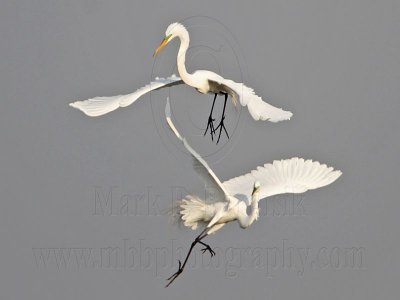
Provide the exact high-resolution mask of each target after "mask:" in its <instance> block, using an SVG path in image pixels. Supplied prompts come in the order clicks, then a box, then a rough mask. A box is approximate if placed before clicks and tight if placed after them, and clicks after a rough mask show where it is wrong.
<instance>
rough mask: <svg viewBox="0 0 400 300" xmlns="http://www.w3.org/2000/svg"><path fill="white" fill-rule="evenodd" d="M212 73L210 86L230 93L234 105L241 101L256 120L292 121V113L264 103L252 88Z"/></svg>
mask: <svg viewBox="0 0 400 300" xmlns="http://www.w3.org/2000/svg"><path fill="white" fill-rule="evenodd" d="M210 73H211V76H210V77H211V78H210V79H208V81H209V82H210V84H211V85H214V86H216V87H218V88H219V89H220V90H222V91H225V92H226V93H228V94H229V95H230V96H231V97H232V99H233V102H234V103H236V102H238V101H239V103H240V104H241V105H242V106H247V109H248V110H249V113H250V114H251V116H252V117H253V119H254V120H256V121H258V120H262V121H266V120H267V121H270V122H279V121H284V120H290V118H291V117H292V115H293V114H292V113H291V112H290V111H285V110H283V109H281V108H277V107H275V106H272V105H271V104H268V103H267V102H264V101H263V99H261V97H259V96H257V95H256V94H255V93H254V90H253V89H252V88H250V87H247V86H245V85H244V84H243V83H237V82H234V81H232V80H229V79H225V78H223V77H221V76H219V75H217V74H214V73H212V72H210Z"/></svg>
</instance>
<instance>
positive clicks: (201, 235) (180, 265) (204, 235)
mask: <svg viewBox="0 0 400 300" xmlns="http://www.w3.org/2000/svg"><path fill="white" fill-rule="evenodd" d="M207 230H209V228H206V229H204V230H203V231H202V232H201V233H200V234H199V235H198V236H197V237H196V239H195V240H194V241H193V242H192V244H191V245H190V249H189V252H188V254H187V255H186V258H185V260H184V261H183V264H182V263H181V261H180V260H178V262H179V267H178V271H176V272H175V273H174V274H172V276H171V277H169V278H167V280H169V282H168V284H167V285H166V286H165V287H169V286H170V284H171V283H172V282H174V280H175V279H176V278H177V277H178V276H179V275H180V274H181V273H182V272H183V269H184V268H185V266H186V263H187V261H188V259H189V256H190V254H191V253H192V250H193V248H194V246H195V245H196V244H197V243H201V244H203V245H206V244H204V243H203V242H201V240H202V239H204V238H205V237H206V236H207V233H206V231H207ZM206 246H208V245H206ZM208 247H210V246H208ZM210 249H211V248H210ZM213 252H214V251H213ZM214 254H215V252H214Z"/></svg>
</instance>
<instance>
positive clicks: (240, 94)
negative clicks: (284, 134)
mask: <svg viewBox="0 0 400 300" xmlns="http://www.w3.org/2000/svg"><path fill="white" fill-rule="evenodd" d="M176 37H178V38H179V39H180V47H179V51H178V56H177V66H178V72H179V75H180V78H179V77H177V76H175V75H172V76H171V77H168V78H156V79H155V81H153V82H151V83H150V84H148V85H146V86H144V87H142V88H140V89H138V90H137V91H136V92H134V93H132V94H127V95H119V96H113V97H96V98H93V99H88V100H84V101H76V102H73V103H70V106H72V107H74V108H77V109H79V110H81V111H82V112H84V113H85V114H86V115H88V116H91V117H96V116H101V115H104V114H106V113H109V112H111V111H113V110H115V109H117V108H118V107H125V106H128V105H130V104H132V103H133V102H135V101H136V100H137V99H138V98H139V97H141V96H142V95H144V94H146V93H148V92H150V91H153V90H157V89H161V88H164V87H170V86H173V85H176V84H181V83H185V84H187V85H189V86H191V87H194V88H195V89H196V90H197V91H199V92H200V93H203V94H207V93H211V94H214V100H213V105H212V108H211V112H210V116H209V118H208V123H207V128H206V130H205V133H204V135H205V134H206V133H207V131H208V129H210V132H211V138H212V139H213V134H214V133H215V131H216V130H217V129H218V128H219V136H218V141H219V138H220V137H221V132H222V130H223V129H224V131H225V133H226V134H227V136H228V138H229V135H228V133H227V131H226V128H225V125H224V119H225V106H226V101H227V98H228V95H230V96H231V98H232V102H233V103H234V104H235V105H236V103H237V102H239V103H240V104H241V105H242V106H247V108H248V110H249V112H250V114H251V116H252V117H253V119H254V120H268V121H270V122H278V121H282V120H289V119H290V117H291V116H292V113H291V112H289V111H284V110H282V109H280V108H277V107H274V106H272V105H270V104H268V103H266V102H264V101H263V100H262V99H261V97H259V96H257V95H256V94H255V93H254V90H253V89H252V88H249V87H247V86H245V85H244V84H243V83H237V82H234V81H232V80H229V79H225V78H223V77H221V76H220V75H218V74H216V73H214V72H211V71H206V70H198V71H195V72H194V73H189V72H188V71H187V70H186V66H185V58H186V51H187V50H188V48H189V33H188V31H187V30H186V28H185V27H184V26H183V25H182V24H180V23H173V24H171V25H169V26H168V28H167V30H166V32H165V38H164V39H163V41H162V42H161V44H160V46H159V47H158V48H157V49H156V50H155V52H154V55H153V56H155V55H156V54H157V53H158V52H159V51H160V50H161V49H162V48H163V47H164V46H165V45H166V44H168V43H169V42H170V41H172V40H173V39H174V38H176ZM218 94H222V95H224V96H225V102H224V109H223V113H222V117H221V120H220V122H219V125H218V126H217V127H216V128H215V127H214V124H213V121H214V120H215V119H213V116H212V112H213V108H214V103H215V99H216V97H217V95H218ZM218 141H217V143H218Z"/></svg>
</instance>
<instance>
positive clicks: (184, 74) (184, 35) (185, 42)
mask: <svg viewBox="0 0 400 300" xmlns="http://www.w3.org/2000/svg"><path fill="white" fill-rule="evenodd" d="M178 37H179V40H180V43H181V44H180V47H179V51H178V56H177V58H176V61H177V65H178V72H179V76H180V77H181V78H182V80H183V81H184V82H185V83H186V84H187V85H190V86H194V82H193V78H192V77H193V76H192V74H190V73H188V71H187V70H186V66H185V60H186V51H187V50H188V48H189V41H190V39H189V33H188V32H187V31H186V30H185V31H182V32H180V33H179V34H178Z"/></svg>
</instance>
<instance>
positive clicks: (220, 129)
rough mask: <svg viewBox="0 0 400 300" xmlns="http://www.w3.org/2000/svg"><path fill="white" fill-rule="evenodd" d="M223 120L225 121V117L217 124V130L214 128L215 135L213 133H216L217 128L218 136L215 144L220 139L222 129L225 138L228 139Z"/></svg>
mask: <svg viewBox="0 0 400 300" xmlns="http://www.w3.org/2000/svg"><path fill="white" fill-rule="evenodd" d="M224 120H225V116H222V118H221V122H219V125H218V126H217V128H215V130H214V133H215V131H217V130H218V128H219V135H218V140H217V144H218V143H219V139H220V138H221V133H222V129H223V130H224V131H225V134H226V136H227V137H228V139H229V134H228V131H227V130H226V128H225V124H224Z"/></svg>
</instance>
